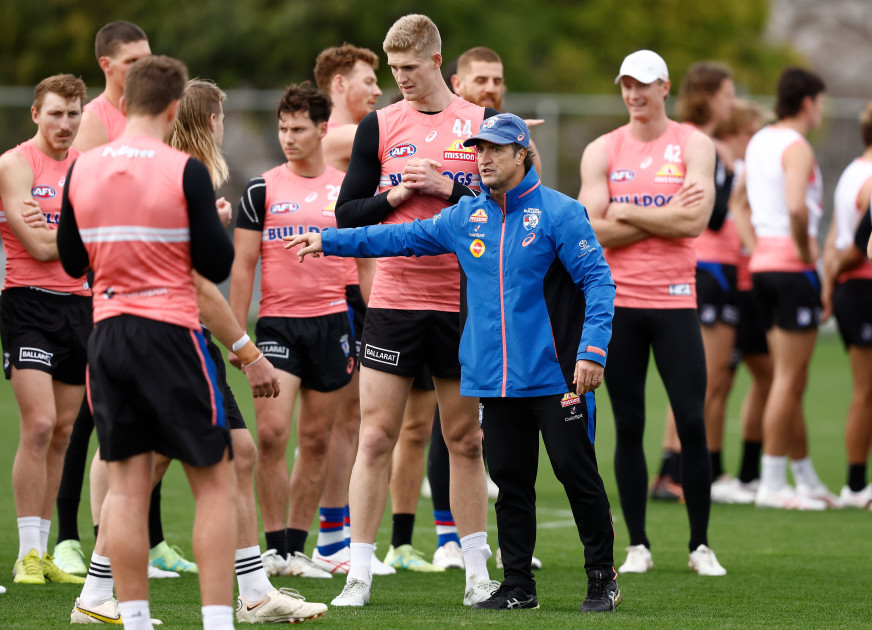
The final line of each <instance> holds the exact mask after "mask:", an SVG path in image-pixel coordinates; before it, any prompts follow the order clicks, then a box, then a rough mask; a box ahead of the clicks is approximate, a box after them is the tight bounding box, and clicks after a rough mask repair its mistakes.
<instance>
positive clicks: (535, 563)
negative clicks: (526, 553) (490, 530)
mask: <svg viewBox="0 0 872 630" xmlns="http://www.w3.org/2000/svg"><path fill="white" fill-rule="evenodd" d="M496 564H497V568H498V569H502V568H503V554H502V552H501V551H500V548H499V547H497V559H496ZM541 568H542V561H541V560H540V559H539V558H537V557H536V556H533V558H532V559H531V560H530V570H532V571H538V570H539V569H541Z"/></svg>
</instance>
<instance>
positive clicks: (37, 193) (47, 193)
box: [30, 186, 57, 199]
mask: <svg viewBox="0 0 872 630" xmlns="http://www.w3.org/2000/svg"><path fill="white" fill-rule="evenodd" d="M30 195H31V196H32V197H34V198H35V199H52V198H54V197H55V195H57V192H56V191H55V189H54V188H52V187H51V186H34V187H33V188H31V189H30Z"/></svg>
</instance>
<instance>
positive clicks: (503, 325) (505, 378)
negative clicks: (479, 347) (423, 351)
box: [500, 208, 509, 398]
mask: <svg viewBox="0 0 872 630" xmlns="http://www.w3.org/2000/svg"><path fill="white" fill-rule="evenodd" d="M500 210H501V211H502V214H503V223H502V228H501V230H500V328H501V329H502V330H501V333H502V336H503V393H502V396H503V398H505V397H506V382H507V381H508V378H509V368H508V363H509V357H508V353H507V351H506V304H505V298H504V295H503V243H504V242H505V240H506V209H505V208H500Z"/></svg>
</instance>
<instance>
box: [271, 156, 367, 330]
mask: <svg viewBox="0 0 872 630" xmlns="http://www.w3.org/2000/svg"><path fill="white" fill-rule="evenodd" d="M344 178H345V173H343V172H342V171H337V170H336V169H335V168H332V167H330V166H327V167H326V169H325V170H324V172H323V173H322V174H321V175H319V176H318V177H300V176H299V175H295V174H294V173H292V172H291V170H290V169H289V168H288V166H287V164H282V165H281V166H277V167H275V168H273V169H271V170H269V171H267V172H266V173H264V174H263V179H264V181H265V182H266V203H265V204H264V210H265V212H264V219H263V241H262V244H261V250H260V256H261V261H260V268H261V279H260V288H261V299H260V312H259V316H260V317H319V316H321V315H330V314H331V313H343V312H345V310H346V309H347V308H348V306H347V304H346V302H345V284H346V282H347V276H348V262H349V261H348V260H346V259H345V258H339V257H337V256H321V257H319V258H316V259H314V260H311V261H306V264H305V265H295V264H289V261H288V252H286V251H285V249H284V245H285V243H284V241H282V237H283V236H286V235H293V234H303V233H305V232H320V231H321V230H323V229H324V228H327V227H332V228H335V227H336V217H335V215H334V210H335V208H336V199H337V198H338V197H339V188H340V186H342V180H343V179H344ZM350 262H351V264H354V261H353V260H351V261H350Z"/></svg>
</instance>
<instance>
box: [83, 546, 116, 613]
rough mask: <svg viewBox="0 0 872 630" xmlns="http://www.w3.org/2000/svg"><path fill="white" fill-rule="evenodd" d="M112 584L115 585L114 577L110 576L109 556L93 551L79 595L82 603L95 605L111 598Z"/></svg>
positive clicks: (89, 605)
mask: <svg viewBox="0 0 872 630" xmlns="http://www.w3.org/2000/svg"><path fill="white" fill-rule="evenodd" d="M113 586H115V579H114V578H113V577H112V565H111V564H110V563H109V558H107V557H106V556H101V555H99V554H98V553H97V552H96V551H95V552H94V553H92V554H91V564H90V566H89V567H88V575H87V576H86V577H85V584H84V586H82V594H81V595H80V596H79V597H80V598H81V600H82V604H84V605H85V606H88V607H96V606H99V605H100V604H102V603H103V602H105V601H107V600H110V599H112V587H113Z"/></svg>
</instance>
